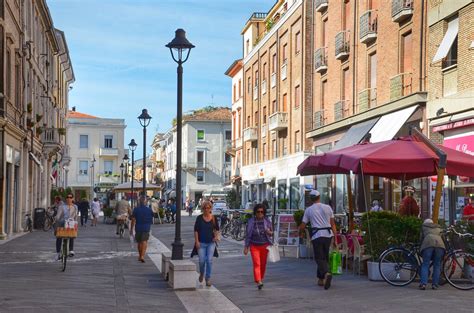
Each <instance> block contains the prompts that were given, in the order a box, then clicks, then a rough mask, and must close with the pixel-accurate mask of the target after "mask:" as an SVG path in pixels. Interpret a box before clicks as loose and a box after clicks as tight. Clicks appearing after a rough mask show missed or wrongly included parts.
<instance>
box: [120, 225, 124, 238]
mask: <svg viewBox="0 0 474 313" xmlns="http://www.w3.org/2000/svg"><path fill="white" fill-rule="evenodd" d="M124 232H125V225H124V224H123V223H122V224H120V231H119V233H120V239H122V238H123V233H124Z"/></svg>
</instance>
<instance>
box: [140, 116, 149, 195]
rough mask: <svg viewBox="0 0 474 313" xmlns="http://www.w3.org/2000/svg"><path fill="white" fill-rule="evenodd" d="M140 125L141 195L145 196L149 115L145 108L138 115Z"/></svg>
mask: <svg viewBox="0 0 474 313" xmlns="http://www.w3.org/2000/svg"><path fill="white" fill-rule="evenodd" d="M138 120H139V121H140V125H142V127H143V196H144V197H146V128H147V127H148V125H150V121H151V116H150V115H149V114H148V110H147V109H143V110H142V114H140V116H139V117H138Z"/></svg>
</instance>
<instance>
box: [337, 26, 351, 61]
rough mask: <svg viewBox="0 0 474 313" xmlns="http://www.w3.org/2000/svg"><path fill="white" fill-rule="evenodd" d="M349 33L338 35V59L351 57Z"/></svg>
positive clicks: (343, 32) (344, 32)
mask: <svg viewBox="0 0 474 313" xmlns="http://www.w3.org/2000/svg"><path fill="white" fill-rule="evenodd" d="M349 39H350V38H349V32H348V31H346V30H344V31H342V32H339V33H338V34H337V35H336V59H337V60H343V59H346V58H347V57H348V56H349V50H350V49H349Z"/></svg>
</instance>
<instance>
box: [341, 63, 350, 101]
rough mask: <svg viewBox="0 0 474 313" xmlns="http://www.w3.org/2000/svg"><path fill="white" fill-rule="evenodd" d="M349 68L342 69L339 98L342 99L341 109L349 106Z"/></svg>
mask: <svg viewBox="0 0 474 313" xmlns="http://www.w3.org/2000/svg"><path fill="white" fill-rule="evenodd" d="M349 76H350V72H349V68H348V67H347V68H345V69H343V70H342V86H343V88H342V97H341V100H344V104H343V110H345V108H349V101H350V94H351V90H352V89H351V80H350V77H349Z"/></svg>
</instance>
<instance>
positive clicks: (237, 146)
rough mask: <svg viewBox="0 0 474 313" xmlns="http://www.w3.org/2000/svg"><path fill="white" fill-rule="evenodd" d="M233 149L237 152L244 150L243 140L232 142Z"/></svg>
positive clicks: (238, 139)
mask: <svg viewBox="0 0 474 313" xmlns="http://www.w3.org/2000/svg"><path fill="white" fill-rule="evenodd" d="M232 148H233V149H235V150H238V149H240V148H242V138H237V139H234V140H232Z"/></svg>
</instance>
